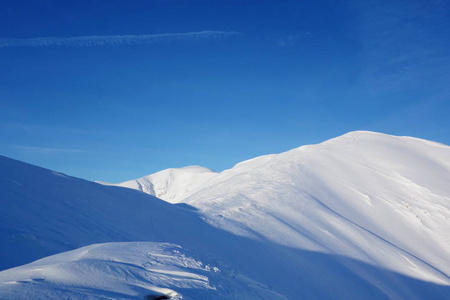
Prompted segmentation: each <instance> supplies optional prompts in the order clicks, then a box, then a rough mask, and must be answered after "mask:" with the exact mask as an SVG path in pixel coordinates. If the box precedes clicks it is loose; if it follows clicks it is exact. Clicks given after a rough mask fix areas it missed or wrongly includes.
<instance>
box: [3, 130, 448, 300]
mask: <svg viewBox="0 0 450 300" xmlns="http://www.w3.org/2000/svg"><path fill="white" fill-rule="evenodd" d="M0 158H1V159H0V187H1V193H2V199H1V205H2V210H1V211H0V213H1V215H0V225H1V227H0V228H1V229H0V238H1V241H2V245H1V248H0V250H1V255H2V256H1V260H0V263H1V264H2V266H3V268H5V267H11V266H17V265H19V264H23V263H27V262H30V261H31V260H32V259H37V258H41V257H44V256H46V255H50V254H54V253H58V252H61V251H65V250H70V249H75V248H78V247H81V246H85V245H89V244H93V243H106V242H118V241H120V242H127V243H120V244H117V243H113V244H110V243H108V244H102V245H97V246H88V247H87V248H81V249H78V250H75V251H74V252H68V253H64V254H61V255H57V256H53V257H48V258H46V259H44V260H41V261H37V262H35V263H32V264H28V265H24V266H21V267H18V268H14V269H10V270H6V271H3V272H0V298H2V299H20V297H14V296H11V295H20V293H29V294H27V295H32V296H33V297H34V298H36V299H44V298H43V297H42V296H41V297H39V292H41V294H42V292H45V293H48V294H49V295H59V296H58V297H62V296H64V297H65V296H67V295H68V297H70V298H71V299H84V298H86V297H88V296H89V297H92V299H105V298H107V297H112V298H123V299H134V298H133V297H138V298H142V297H144V296H145V295H149V296H148V297H150V296H151V297H156V296H157V295H158V293H160V294H161V293H162V294H167V295H170V297H172V298H173V299H177V298H178V299H179V298H183V299H236V298H238V297H242V298H243V299H386V298H388V299H450V278H449V274H450V186H449V184H448V183H449V182H450V147H448V146H446V145H442V144H438V143H434V142H430V141H425V140H420V139H416V138H410V137H395V136H389V135H384V134H378V133H373V132H352V133H349V134H346V135H344V136H341V137H338V138H335V139H332V140H329V141H326V142H324V143H322V144H318V145H311V146H304V147H300V148H297V149H293V150H291V151H288V152H285V153H281V154H276V155H267V156H262V157H258V158H255V159H252V160H249V161H245V162H242V163H240V164H238V165H236V166H235V167H234V168H232V169H230V170H226V171H223V172H221V173H215V172H212V171H210V170H209V169H204V168H201V167H189V168H184V169H178V170H177V169H170V170H165V171H161V172H159V173H156V174H158V175H156V174H153V175H150V176H148V177H146V178H147V179H148V181H147V183H149V184H148V185H147V186H148V187H151V189H150V188H148V189H145V188H143V186H145V184H143V183H145V181H143V179H140V180H138V181H130V182H129V183H130V185H129V186H130V187H134V188H135V189H139V190H141V191H144V192H147V193H150V194H155V195H159V196H160V197H161V198H163V199H164V198H165V197H166V199H167V201H169V202H181V203H178V204H170V203H167V202H164V201H162V200H159V199H157V198H154V197H152V196H150V195H147V194H145V193H143V192H141V191H135V190H132V189H126V188H121V187H115V186H102V185H99V184H95V183H91V182H87V181H84V180H80V179H76V178H72V177H69V176H66V175H62V174H59V173H56V172H52V171H48V170H45V169H41V168H38V167H34V166H31V165H27V164H24V163H21V162H17V161H13V160H10V159H8V158H2V157H0ZM155 175H156V176H155ZM144 178H145V177H144ZM133 182H139V183H140V184H141V186H139V185H134V183H133ZM156 185H158V186H160V187H162V188H156V189H155V186H156ZM157 190H159V191H160V192H157ZM132 241H146V242H153V243H137V244H136V243H130V242H132ZM155 242H156V243H155ZM167 243H169V244H167ZM92 247H93V248H92ZM92 251H94V252H92ZM170 251H172V252H170ZM173 251H179V252H173ZM85 253H88V254H86V255H85ZM132 253H135V254H132ZM152 253H153V254H152ZM81 254H83V255H81ZM161 255H163V256H161ZM155 257H165V258H164V259H163V260H158V261H157V262H155V260H154V258H155ZM184 258H185V259H186V260H188V261H191V262H194V261H197V262H200V263H199V264H198V265H196V266H194V265H192V264H188V265H183V264H182V263H181V262H182V261H183V259H184ZM116 261H120V262H121V263H120V264H119V265H118V264H116V263H115V262H116ZM37 266H39V267H37ZM206 266H208V267H206ZM214 268H217V269H214ZM55 270H56V271H55ZM90 270H92V274H103V275H99V276H100V277H101V278H105V279H104V281H102V282H98V281H95V280H93V281H92V283H89V282H90V281H89V280H88V279H86V280H84V279H83V276H86V275H85V274H87V273H89V271H90ZM214 270H216V271H217V272H216V271H214ZM218 270H220V271H218ZM67 274H69V275H67ZM161 274H165V275H167V276H168V277H167V278H165V279H164V280H162V281H164V282H162V281H161V280H160V278H161V277H158V276H162V275H161ZM165 275H164V276H165ZM88 278H89V277H88ZM158 278H159V279H158ZM114 282H117V285H115V284H114ZM239 290H242V291H245V292H242V294H241V295H239V296H236V295H237V294H236V293H237V291H239ZM227 291H229V292H228V293H227ZM55 293H56V294H55ZM58 293H61V294H58ZM102 295H103V296H102ZM119 296H120V297H119ZM102 297H103V298H102ZM24 298H30V297H28V296H27V297H24ZM149 299H151V298H149Z"/></svg>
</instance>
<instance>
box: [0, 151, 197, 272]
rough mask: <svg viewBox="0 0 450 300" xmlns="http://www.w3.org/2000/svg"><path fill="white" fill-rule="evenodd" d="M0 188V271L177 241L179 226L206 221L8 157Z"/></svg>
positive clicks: (2, 163)
mask: <svg viewBox="0 0 450 300" xmlns="http://www.w3.org/2000/svg"><path fill="white" fill-rule="evenodd" d="M0 189H1V199H0V201H1V202H0V205H1V210H0V224H1V227H0V240H1V241H2V242H1V250H2V251H1V260H0V269H5V268H9V267H14V266H17V265H20V264H23V263H28V262H31V261H32V260H35V259H37V258H42V257H44V256H47V255H51V254H55V253H58V252H61V251H67V250H72V249H75V248H78V247H81V246H86V245H89V244H93V243H103V242H117V241H143V240H145V241H150V240H151V241H167V239H168V238H167V237H166V232H169V234H168V235H169V236H170V237H171V238H173V239H175V240H176V239H177V237H178V236H181V235H183V234H185V233H178V232H180V230H179V228H180V227H183V226H186V224H189V225H191V226H192V228H193V229H192V230H195V228H197V226H201V225H199V224H201V223H202V222H201V220H200V219H199V218H198V217H197V216H195V215H194V214H192V213H191V212H186V211H185V210H183V209H180V208H178V207H176V206H174V205H171V204H169V203H166V202H164V201H162V200H160V199H157V198H155V197H153V196H150V195H147V194H144V193H141V192H138V191H134V190H131V189H126V188H120V187H111V186H103V185H100V184H97V183H93V182H89V181H86V180H82V179H78V178H74V177H70V176H67V175H64V174H61V173H57V172H54V171H50V170H46V169H43V168H39V167H36V166H33V165H29V164H26V163H22V162H20V161H16V160H12V159H9V158H6V157H0ZM186 230H187V229H186Z"/></svg>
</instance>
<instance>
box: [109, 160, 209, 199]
mask: <svg viewBox="0 0 450 300" xmlns="http://www.w3.org/2000/svg"><path fill="white" fill-rule="evenodd" d="M216 176H217V173H216V172H214V171H212V170H210V169H208V168H204V167H200V166H189V167H184V168H180V169H166V170H163V171H160V172H158V173H155V174H151V175H148V176H144V177H142V178H139V179H135V180H130V181H126V182H123V183H119V184H117V186H122V187H127V188H132V189H136V190H140V191H143V192H144V193H147V194H150V195H153V196H156V197H158V198H161V199H164V200H166V201H167V202H170V203H178V202H180V201H181V200H182V199H184V198H186V197H187V196H189V195H190V194H192V193H194V192H196V191H197V190H199V189H200V188H203V187H204V186H205V185H206V184H207V182H208V181H209V180H211V179H212V178H214V177H216Z"/></svg>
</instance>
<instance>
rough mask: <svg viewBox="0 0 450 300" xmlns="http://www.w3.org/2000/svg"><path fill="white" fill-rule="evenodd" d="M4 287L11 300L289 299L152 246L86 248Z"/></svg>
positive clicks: (37, 265)
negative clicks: (66, 298)
mask: <svg viewBox="0 0 450 300" xmlns="http://www.w3.org/2000/svg"><path fill="white" fill-rule="evenodd" d="M0 282H1V283H2V284H0V295H1V298H2V299H5V300H6V299H36V295H39V296H38V299H63V298H65V297H67V296H68V295H70V297H71V299H86V298H89V299H158V297H163V296H166V297H167V298H159V299H168V298H170V299H237V298H244V299H249V298H251V297H256V296H257V297H258V299H282V298H283V297H282V296H281V295H279V294H276V293H274V292H272V291H270V290H268V289H267V288H265V287H263V286H262V285H260V284H257V283H254V282H253V281H252V280H250V279H248V278H245V277H244V276H242V275H239V274H228V271H227V270H226V269H225V270H221V269H219V268H218V267H216V266H213V265H209V264H207V263H204V262H202V261H200V260H198V259H196V258H194V257H191V256H190V253H189V252H188V251H186V250H185V249H183V248H182V247H180V246H178V245H173V244H166V243H149V242H139V243H138V242H134V243H107V244H94V245H91V246H86V247H83V248H80V249H77V250H73V251H69V252H65V253H62V254H57V255H54V256H50V257H47V258H44V259H41V260H38V261H35V262H33V263H31V264H28V265H25V266H22V267H17V268H14V269H10V270H7V271H4V272H0ZM248 287H250V288H248ZM175 290H177V291H178V292H181V293H182V294H183V295H181V294H179V293H178V292H176V291H175Z"/></svg>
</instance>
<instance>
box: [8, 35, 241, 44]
mask: <svg viewBox="0 0 450 300" xmlns="http://www.w3.org/2000/svg"><path fill="white" fill-rule="evenodd" d="M236 35H239V33H238V32H234V31H199V32H185V33H161V34H148V35H105V36H96V35H93V36H76V37H67V38H59V37H38V38H30V39H15V38H3V39H0V48H7V47H48V46H63V47H96V46H121V45H147V44H154V43H164V42H166V43H167V42H174V41H181V42H184V41H195V42H200V41H210V40H220V39H222V38H225V37H230V36H236Z"/></svg>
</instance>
